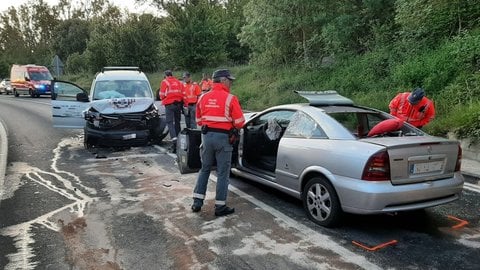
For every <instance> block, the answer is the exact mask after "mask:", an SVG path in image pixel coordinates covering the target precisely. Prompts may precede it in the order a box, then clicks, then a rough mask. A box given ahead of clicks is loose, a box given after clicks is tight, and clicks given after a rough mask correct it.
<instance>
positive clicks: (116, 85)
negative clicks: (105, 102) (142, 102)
mask: <svg viewBox="0 0 480 270" xmlns="http://www.w3.org/2000/svg"><path fill="white" fill-rule="evenodd" d="M93 91H94V92H93V100H100V99H111V98H135V97H148V98H152V97H153V94H152V90H151V89H150V85H149V84H148V81H142V80H115V81H97V82H96V83H95V88H94V90H93Z"/></svg>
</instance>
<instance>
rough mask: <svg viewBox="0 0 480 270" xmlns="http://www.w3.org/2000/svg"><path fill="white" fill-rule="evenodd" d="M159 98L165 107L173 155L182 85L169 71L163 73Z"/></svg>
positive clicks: (181, 102)
mask: <svg viewBox="0 0 480 270" xmlns="http://www.w3.org/2000/svg"><path fill="white" fill-rule="evenodd" d="M159 97H160V100H161V101H162V104H163V105H164V106H165V118H166V121H167V126H168V131H169V133H170V138H171V139H172V148H171V151H172V152H173V153H175V152H176V149H177V135H178V133H180V118H181V113H182V107H183V83H182V82H181V81H179V80H178V79H177V78H175V77H173V74H172V71H171V70H166V71H165V78H164V79H163V80H162V82H161V83H160V91H159Z"/></svg>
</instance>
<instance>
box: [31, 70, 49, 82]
mask: <svg viewBox="0 0 480 270" xmlns="http://www.w3.org/2000/svg"><path fill="white" fill-rule="evenodd" d="M28 75H29V76H30V80H32V81H51V80H53V78H52V75H50V72H48V71H29V72H28Z"/></svg>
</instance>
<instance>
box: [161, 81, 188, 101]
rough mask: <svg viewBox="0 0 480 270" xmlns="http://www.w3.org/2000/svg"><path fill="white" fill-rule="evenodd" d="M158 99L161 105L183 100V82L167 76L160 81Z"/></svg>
mask: <svg viewBox="0 0 480 270" xmlns="http://www.w3.org/2000/svg"><path fill="white" fill-rule="evenodd" d="M159 96H160V100H162V104H163V105H169V104H172V103H174V102H175V101H180V102H181V101H182V100H183V84H182V82H181V81H179V80H177V78H175V77H173V76H168V77H167V78H165V79H163V81H162V82H161V83H160V92H159Z"/></svg>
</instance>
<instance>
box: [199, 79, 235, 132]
mask: <svg viewBox="0 0 480 270" xmlns="http://www.w3.org/2000/svg"><path fill="white" fill-rule="evenodd" d="M196 121H197V124H198V125H199V126H204V125H206V126H208V127H210V128H217V129H224V130H230V129H231V128H232V127H235V128H237V129H239V128H241V127H243V124H244V123H245V118H244V117H243V111H242V108H241V107H240V103H239V102H238V98H237V97H236V96H234V95H232V94H230V90H229V89H228V88H227V87H226V86H225V85H223V84H221V83H213V88H212V90H211V91H209V92H207V93H205V94H203V95H201V96H200V98H199V100H198V103H197V111H196Z"/></svg>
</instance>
